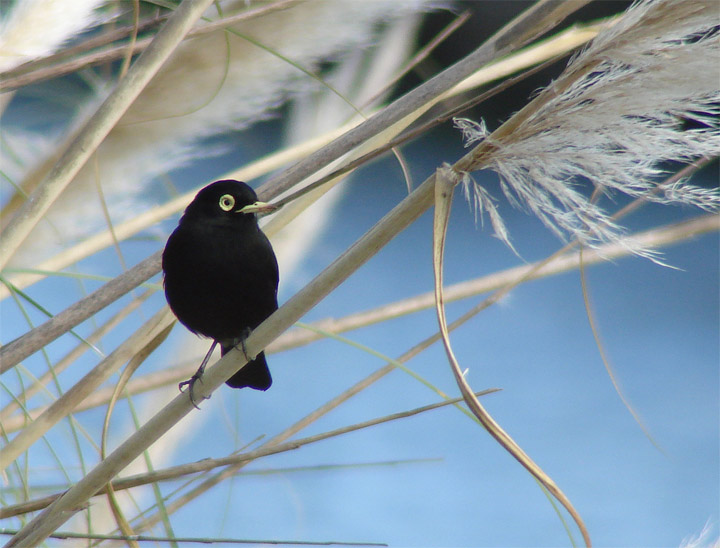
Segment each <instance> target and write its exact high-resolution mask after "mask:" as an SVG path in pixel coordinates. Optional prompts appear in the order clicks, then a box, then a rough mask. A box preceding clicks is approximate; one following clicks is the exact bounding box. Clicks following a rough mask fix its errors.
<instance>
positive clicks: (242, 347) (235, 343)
mask: <svg viewBox="0 0 720 548" xmlns="http://www.w3.org/2000/svg"><path fill="white" fill-rule="evenodd" d="M250 333H252V329H250V328H249V327H247V328H245V332H244V333H243V334H242V337H238V338H237V339H235V340H234V341H233V346H234V347H235V348H237V347H238V346H239V347H240V350H242V353H243V355H244V356H245V359H246V360H247V361H248V362H251V361H253V360H254V359H255V358H257V356H251V355H250V354H248V351H247V346H245V341H246V340H247V338H248V337H249V336H250Z"/></svg>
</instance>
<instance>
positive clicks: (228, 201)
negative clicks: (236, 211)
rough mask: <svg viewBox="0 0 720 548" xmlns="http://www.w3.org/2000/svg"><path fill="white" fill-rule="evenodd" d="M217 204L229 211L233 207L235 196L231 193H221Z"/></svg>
mask: <svg viewBox="0 0 720 548" xmlns="http://www.w3.org/2000/svg"><path fill="white" fill-rule="evenodd" d="M218 205H219V206H220V209H222V210H223V211H230V210H231V209H232V208H233V207H235V198H234V197H233V195H232V194H223V196H222V197H221V198H220V201H219V202H218Z"/></svg>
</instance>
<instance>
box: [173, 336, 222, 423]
mask: <svg viewBox="0 0 720 548" xmlns="http://www.w3.org/2000/svg"><path fill="white" fill-rule="evenodd" d="M216 345H217V341H213V343H212V345H210V350H208V351H207V354H205V357H204V358H203V361H202V363H201V364H200V367H198V370H197V371H195V373H194V374H193V376H192V377H190V378H189V379H188V380H186V381H183V382H181V383H180V384H178V390H180V392H182V391H183V386H187V387H188V394H189V395H190V403H192V404H193V407H195V409H200V408H199V407H198V406H197V403H195V395H194V394H193V386H195V383H196V382H197V381H200V382H202V376H203V373H205V366H206V365H207V362H208V360H210V356H212V353H213V350H215V346H216ZM205 399H208V400H209V399H210V396H208V397H207V398H205Z"/></svg>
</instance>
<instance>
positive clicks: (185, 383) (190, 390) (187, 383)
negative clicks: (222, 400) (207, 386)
mask: <svg viewBox="0 0 720 548" xmlns="http://www.w3.org/2000/svg"><path fill="white" fill-rule="evenodd" d="M197 381H200V382H202V371H197V372H196V373H195V374H194V375H193V376H192V377H190V378H189V379H188V380H186V381H183V382H181V383H179V384H178V390H180V392H183V387H185V386H187V387H188V394H189V395H190V403H192V404H193V407H194V408H195V409H200V408H199V407H198V405H197V403H196V400H195V394H194V393H193V387H194V386H195V383H196V382H197Z"/></svg>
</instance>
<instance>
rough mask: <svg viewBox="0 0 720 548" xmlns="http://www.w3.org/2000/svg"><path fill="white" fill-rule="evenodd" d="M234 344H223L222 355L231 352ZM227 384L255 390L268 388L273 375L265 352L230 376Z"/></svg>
mask: <svg viewBox="0 0 720 548" xmlns="http://www.w3.org/2000/svg"><path fill="white" fill-rule="evenodd" d="M231 348H232V346H225V345H223V346H222V355H223V356H224V355H225V353H226V352H229V351H230V349H231ZM225 384H227V385H228V386H232V387H233V388H245V387H246V386H247V387H250V388H253V389H255V390H267V389H268V388H270V385H271V384H272V377H271V376H270V370H269V369H268V366H267V362H266V361H265V352H260V354H258V355H257V356H256V357H255V359H254V360H252V361H249V362H248V363H247V365H245V367H243V368H242V369H241V370H240V371H238V372H237V373H235V374H234V375H233V376H232V377H230V378H229V379H228V380H227V381H226V382H225Z"/></svg>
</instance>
